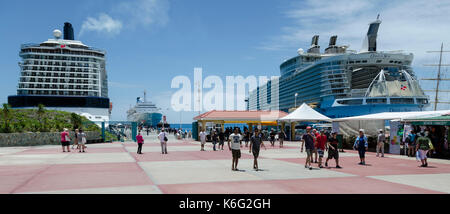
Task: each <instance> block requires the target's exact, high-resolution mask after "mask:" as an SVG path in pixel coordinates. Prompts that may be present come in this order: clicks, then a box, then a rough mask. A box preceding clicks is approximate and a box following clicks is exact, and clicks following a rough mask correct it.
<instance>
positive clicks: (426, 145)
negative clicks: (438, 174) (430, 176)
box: [416, 131, 432, 167]
mask: <svg viewBox="0 0 450 214" xmlns="http://www.w3.org/2000/svg"><path fill="white" fill-rule="evenodd" d="M430 144H431V145H432V143H431V140H430V138H428V137H426V136H425V133H424V132H423V131H422V132H420V137H419V138H417V145H416V149H417V150H418V151H419V158H420V161H421V162H422V165H421V167H427V166H428V162H427V153H428V150H430Z"/></svg>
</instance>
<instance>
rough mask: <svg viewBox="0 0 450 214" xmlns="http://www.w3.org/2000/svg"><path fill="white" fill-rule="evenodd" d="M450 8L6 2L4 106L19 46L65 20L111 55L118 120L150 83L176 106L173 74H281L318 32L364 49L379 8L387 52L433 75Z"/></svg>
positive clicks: (198, 0) (141, 0)
mask: <svg viewBox="0 0 450 214" xmlns="http://www.w3.org/2000/svg"><path fill="white" fill-rule="evenodd" d="M446 11H450V3H449V2H447V1H395V2H391V1H356V0H342V1H287V0H279V1H273V0H247V1H238V0H227V1H208V0H189V1H183V0H129V1H119V0H117V1H111V0H96V1H87V0H81V1H64V0H59V1H50V0H41V1H23V0H17V1H1V2H0V39H1V40H0V41H2V42H1V47H2V48H1V49H0V72H1V78H0V103H6V102H7V96H8V95H14V94H16V86H17V81H18V78H19V67H18V65H17V63H18V61H19V60H20V59H19V56H18V52H19V49H20V44H23V43H39V42H43V41H45V40H47V39H49V38H51V37H52V31H53V30H54V29H62V27H63V23H64V22H66V21H69V22H71V23H72V25H73V26H74V28H75V37H76V38H75V39H77V40H81V41H82V42H83V43H85V44H87V45H89V46H93V47H96V48H99V49H103V50H106V51H107V71H108V75H109V82H110V87H109V97H110V99H111V101H112V102H113V105H114V108H113V113H112V120H123V119H125V118H126V113H125V112H126V110H127V109H128V108H129V106H130V105H131V104H133V103H134V102H135V100H136V97H138V96H142V93H143V90H144V89H146V90H147V92H148V94H149V97H150V99H152V100H154V101H155V102H156V103H157V105H159V106H160V107H161V108H163V109H167V108H169V106H170V105H169V102H170V96H171V94H172V93H173V92H175V91H176V89H171V88H170V84H171V80H172V78H173V77H175V76H177V75H187V76H189V77H191V78H193V77H192V76H193V69H194V67H202V68H203V75H204V76H206V75H218V76H221V77H223V79H225V76H227V75H238V74H240V75H243V76H248V75H256V76H260V75H267V76H272V75H278V74H279V68H278V66H279V64H281V62H283V60H284V59H287V58H289V57H293V56H295V54H296V50H297V49H298V48H300V47H301V48H303V49H306V48H307V47H308V46H309V42H310V39H311V37H312V35H314V34H320V35H321V40H320V43H321V46H322V47H326V43H327V42H328V39H329V37H330V36H331V35H334V34H337V35H338V36H339V37H338V44H349V45H350V49H354V50H359V48H360V47H361V44H362V40H363V36H364V33H365V32H366V31H367V24H368V23H369V22H371V21H373V20H374V19H375V18H376V15H377V14H378V13H380V14H381V19H382V20H383V24H382V25H381V28H380V32H379V33H380V36H379V39H378V45H379V49H381V50H399V49H401V50H405V51H408V52H412V53H413V54H414V55H415V61H414V68H415V70H416V73H417V75H418V76H419V77H429V76H430V75H431V76H433V75H434V74H433V72H434V70H435V69H430V68H425V67H423V64H425V63H428V64H430V63H435V62H437V55H433V54H426V53H425V51H427V50H437V49H438V48H439V47H440V43H441V42H444V45H447V46H450V39H449V37H448V35H450V27H449V26H448V23H449V22H450V18H449V17H448V16H447V15H446ZM447 49H450V47H448V48H447ZM447 58H448V57H447ZM445 59H446V58H444V61H445ZM447 62H448V61H447ZM424 87H428V89H432V88H433V86H429V85H426V86H424ZM444 87H448V84H447V85H444ZM443 96H444V97H443V98H448V94H445V95H443ZM443 108H448V106H446V107H443ZM165 111H166V112H165V114H167V115H168V120H169V122H172V123H178V122H179V120H180V113H177V112H173V111H170V110H165ZM194 115H195V113H194V112H183V113H182V121H183V122H191V119H192V117H193V116H194Z"/></svg>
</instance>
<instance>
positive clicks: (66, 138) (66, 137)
mask: <svg viewBox="0 0 450 214" xmlns="http://www.w3.org/2000/svg"><path fill="white" fill-rule="evenodd" d="M64 138H65V140H66V142H70V137H69V134H67V135H66V136H65V137H64Z"/></svg>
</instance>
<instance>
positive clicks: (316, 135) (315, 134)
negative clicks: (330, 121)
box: [313, 129, 320, 163]
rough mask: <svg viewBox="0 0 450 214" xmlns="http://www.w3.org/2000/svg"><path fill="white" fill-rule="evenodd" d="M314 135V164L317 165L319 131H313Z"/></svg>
mask: <svg viewBox="0 0 450 214" xmlns="http://www.w3.org/2000/svg"><path fill="white" fill-rule="evenodd" d="M313 135H314V136H315V138H314V149H313V154H314V163H317V149H316V146H315V144H316V143H317V137H319V135H320V134H319V132H317V129H313Z"/></svg>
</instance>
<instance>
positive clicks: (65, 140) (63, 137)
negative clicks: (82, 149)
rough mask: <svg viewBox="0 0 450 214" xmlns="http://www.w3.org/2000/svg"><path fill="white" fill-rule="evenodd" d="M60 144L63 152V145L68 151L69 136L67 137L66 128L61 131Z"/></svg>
mask: <svg viewBox="0 0 450 214" xmlns="http://www.w3.org/2000/svg"><path fill="white" fill-rule="evenodd" d="M61 145H62V149H63V152H66V150H65V148H64V147H67V152H70V148H69V146H70V137H69V132H68V129H66V128H64V131H63V132H61Z"/></svg>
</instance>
